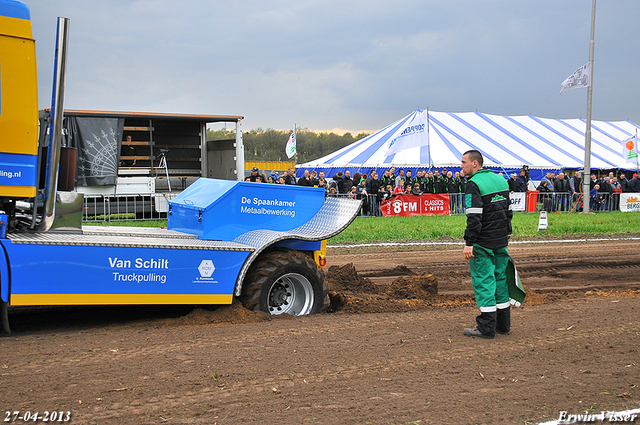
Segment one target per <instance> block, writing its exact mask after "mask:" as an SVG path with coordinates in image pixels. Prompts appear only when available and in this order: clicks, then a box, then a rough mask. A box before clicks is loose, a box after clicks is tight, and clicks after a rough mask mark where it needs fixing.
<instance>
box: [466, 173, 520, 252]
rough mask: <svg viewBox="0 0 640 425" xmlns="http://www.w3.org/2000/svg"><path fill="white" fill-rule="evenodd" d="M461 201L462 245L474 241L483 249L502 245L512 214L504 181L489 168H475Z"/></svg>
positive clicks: (509, 227)
mask: <svg viewBox="0 0 640 425" xmlns="http://www.w3.org/2000/svg"><path fill="white" fill-rule="evenodd" d="M464 200H465V208H466V209H465V212H466V214H467V228H466V230H465V231H464V240H465V241H466V244H467V245H468V246H473V244H474V243H477V244H478V245H481V246H483V247H485V248H487V249H498V248H504V247H506V246H507V245H508V244H509V235H510V234H511V217H512V216H513V212H512V211H511V203H510V202H509V185H508V184H507V181H506V180H505V179H504V178H502V177H501V176H499V175H497V174H494V173H493V172H491V170H488V169H483V170H478V171H476V172H475V173H473V174H472V175H471V177H469V181H468V182H467V187H466V192H465V197H464Z"/></svg>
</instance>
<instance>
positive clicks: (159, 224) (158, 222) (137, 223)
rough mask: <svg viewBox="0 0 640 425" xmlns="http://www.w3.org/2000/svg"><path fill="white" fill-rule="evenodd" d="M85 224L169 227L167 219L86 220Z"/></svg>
mask: <svg viewBox="0 0 640 425" xmlns="http://www.w3.org/2000/svg"><path fill="white" fill-rule="evenodd" d="M82 225H83V226H126V227H167V220H120V221H117V220H113V221H85V222H84V223H82Z"/></svg>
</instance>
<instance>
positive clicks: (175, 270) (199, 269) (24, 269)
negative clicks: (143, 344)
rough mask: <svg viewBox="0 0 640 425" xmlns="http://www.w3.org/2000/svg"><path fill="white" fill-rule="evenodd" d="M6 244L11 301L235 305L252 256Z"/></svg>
mask: <svg viewBox="0 0 640 425" xmlns="http://www.w3.org/2000/svg"><path fill="white" fill-rule="evenodd" d="M2 243H3V245H4V246H5V248H6V251H7V254H8V258H9V262H10V267H11V296H10V300H9V303H10V305H82V304H85V305H88V304H231V301H232V299H233V291H234V288H235V283H236V279H237V277H238V273H239V272H240V268H241V267H242V264H243V263H244V261H245V259H246V258H247V256H248V254H249V252H248V251H212V250H196V249H167V248H139V247H114V246H66V245H26V244H11V242H10V241H6V240H5V241H3V242H2ZM3 298H4V297H3Z"/></svg>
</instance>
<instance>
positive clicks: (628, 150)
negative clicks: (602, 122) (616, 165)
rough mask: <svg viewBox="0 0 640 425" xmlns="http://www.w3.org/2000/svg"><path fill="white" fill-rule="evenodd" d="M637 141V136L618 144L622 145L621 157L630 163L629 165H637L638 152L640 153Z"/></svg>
mask: <svg viewBox="0 0 640 425" xmlns="http://www.w3.org/2000/svg"><path fill="white" fill-rule="evenodd" d="M639 141H640V140H638V136H637V135H636V136H633V137H631V138H629V139H625V140H623V141H621V142H620V143H621V144H622V156H623V157H624V160H625V161H627V162H630V163H631V164H637V163H638V152H640V150H638V142H639Z"/></svg>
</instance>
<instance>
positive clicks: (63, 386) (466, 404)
mask: <svg viewBox="0 0 640 425" xmlns="http://www.w3.org/2000/svg"><path fill="white" fill-rule="evenodd" d="M461 250H462V246H450V245H438V246H435V247H433V246H424V247H419V246H411V247H404V248H403V247H386V248H380V247H372V248H357V249H347V248H332V249H331V250H330V252H329V254H330V257H329V258H330V263H329V266H337V267H335V268H333V271H332V272H331V271H329V270H328V272H329V273H328V274H330V275H331V274H332V273H333V278H334V281H333V282H334V283H335V282H339V283H340V285H335V287H334V288H332V289H333V290H334V297H335V296H336V294H339V295H340V296H341V299H342V300H343V301H344V305H343V306H341V307H340V308H338V309H337V310H338V311H337V312H335V313H325V314H319V315H315V316H309V317H299V318H291V317H279V318H274V317H270V316H267V315H264V314H261V313H254V312H249V311H247V310H245V309H243V308H242V307H240V306H238V305H233V306H229V307H220V308H217V309H202V308H196V309H193V308H190V307H189V308H187V307H175V306H173V307H165V306H160V307H143V308H140V307H95V308H94V307H92V308H62V309H60V308H43V309H31V310H27V309H20V310H12V311H11V312H10V318H11V321H12V326H13V330H14V333H13V334H12V335H11V336H4V337H0V388H1V390H0V407H2V409H6V410H11V411H14V410H19V411H22V412H24V411H26V410H29V411H31V412H35V411H40V412H43V411H45V410H49V411H52V410H58V411H59V410H64V411H67V410H68V411H70V412H71V418H72V423H125V424H145V423H148V424H157V423H205V424H212V423H222V424H238V423H266V422H280V423H287V424H301V423H322V424H336V423H349V424H350V423H372V424H389V423H395V424H405V423H420V424H425V423H434V424H437V423H452V424H475V423H479V424H498V423H514V424H515V423H537V422H542V421H545V420H549V419H553V418H558V415H559V412H560V411H568V412H569V413H574V414H576V413H582V412H583V411H585V410H589V411H596V412H599V411H601V410H616V411H621V410H626V409H632V408H638V407H640V391H639V387H638V386H639V385H640V369H639V367H640V361H639V359H640V355H639V351H638V350H639V348H638V343H639V342H640V314H639V313H640V290H639V289H640V274H639V273H638V268H639V267H640V241H637V240H625V241H599V242H572V243H544V244H512V245H511V247H510V251H511V254H512V256H513V257H514V259H515V261H516V264H517V265H518V270H519V272H520V275H521V277H522V280H523V282H524V284H525V286H526V287H527V289H528V298H527V300H526V301H525V303H524V304H523V306H521V307H519V308H517V309H514V311H513V323H514V326H513V332H512V334H511V335H510V336H498V337H497V338H496V339H494V340H476V339H472V338H468V337H465V336H463V335H462V328H463V327H467V326H471V325H473V320H474V317H475V315H476V314H477V308H476V307H475V304H474V302H473V298H472V295H471V292H470V277H469V272H468V269H467V265H466V262H465V261H464V260H463V259H462V255H461ZM348 264H353V265H354V268H355V270H353V272H355V275H352V276H353V278H354V279H356V280H357V281H358V282H355V281H351V284H355V283H358V284H360V285H361V290H359V291H353V290H349V289H350V288H349V287H348V285H349V282H344V281H339V279H338V280H337V281H336V280H335V279H336V277H338V278H340V277H341V276H342V277H344V275H345V274H344V273H342V274H340V272H341V271H343V272H346V271H347V270H348V269H349V267H344V266H345V265H348ZM400 265H403V266H405V267H397V266H400ZM340 267H342V268H340ZM407 270H408V271H407ZM411 273H415V274H417V275H422V274H423V273H431V274H433V276H435V279H437V284H438V295H437V296H436V297H430V298H429V297H424V298H404V299H403V298H400V299H393V298H390V297H388V296H387V295H386V293H385V292H384V288H387V287H388V285H390V284H392V283H393V282H394V281H395V279H396V278H397V276H398V275H400V274H411ZM385 275H386V276H385ZM389 275H390V276H389ZM362 288H364V289H362ZM367 288H368V289H367ZM336 289H337V290H336ZM351 289H354V288H351ZM334 307H335V306H334ZM334 309H335V308H334ZM2 419H5V416H3V417H2ZM418 421H420V422H418ZM638 421H640V420H638ZM18 423H20V422H18Z"/></svg>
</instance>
